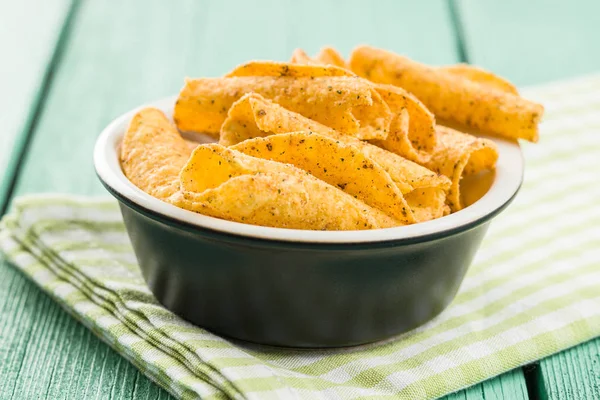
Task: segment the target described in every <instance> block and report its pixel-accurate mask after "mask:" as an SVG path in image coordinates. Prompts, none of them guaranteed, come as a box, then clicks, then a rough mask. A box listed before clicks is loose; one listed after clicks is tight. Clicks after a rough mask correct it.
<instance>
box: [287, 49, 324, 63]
mask: <svg viewBox="0 0 600 400" xmlns="http://www.w3.org/2000/svg"><path fill="white" fill-rule="evenodd" d="M290 62H291V63H294V64H321V63H317V62H316V61H315V60H313V59H312V58H310V56H309V55H308V54H306V52H305V51H304V50H302V49H296V50H294V52H293V53H292V57H291V58H290Z"/></svg>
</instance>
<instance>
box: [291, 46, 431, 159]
mask: <svg viewBox="0 0 600 400" xmlns="http://www.w3.org/2000/svg"><path fill="white" fill-rule="evenodd" d="M292 62H297V63H304V64H314V63H320V64H333V65H338V66H340V67H344V68H347V67H348V66H347V64H346V61H344V59H343V58H342V56H341V55H340V54H339V53H338V52H337V51H336V50H335V49H333V48H331V47H325V48H323V49H321V52H320V53H319V54H318V55H317V57H315V58H314V59H312V58H310V57H309V56H308V55H307V54H306V53H305V52H304V51H303V50H301V49H296V51H295V52H294V54H293V55H292ZM375 88H376V90H377V92H378V93H379V94H380V95H381V98H382V99H383V101H384V102H385V103H386V104H387V105H388V107H389V108H390V111H391V112H392V114H394V117H393V118H392V120H391V123H390V128H389V132H388V136H387V138H386V139H382V140H381V141H379V142H378V143H377V145H378V146H380V147H383V148H385V149H386V150H389V151H392V152H394V153H396V154H399V155H401V156H403V157H406V158H408V159H409V160H411V161H414V162H417V163H420V164H423V163H424V162H426V161H427V160H428V159H429V157H430V154H429V153H430V152H431V150H433V148H434V147H435V117H434V116H433V114H432V113H431V112H430V111H429V110H428V109H427V108H426V107H425V106H424V105H423V103H421V102H420V101H419V99H417V98H416V97H415V96H413V95H412V94H410V93H409V92H407V91H405V90H404V89H402V88H400V87H398V86H394V85H385V84H379V85H375ZM403 109H406V111H407V112H408V115H405V113H403V112H402V110H403ZM354 115H355V116H356V113H354ZM363 118H367V119H368V118H369V116H366V117H363ZM371 118H372V117H371ZM358 119H359V120H360V119H361V118H360V117H359V118H358Z"/></svg>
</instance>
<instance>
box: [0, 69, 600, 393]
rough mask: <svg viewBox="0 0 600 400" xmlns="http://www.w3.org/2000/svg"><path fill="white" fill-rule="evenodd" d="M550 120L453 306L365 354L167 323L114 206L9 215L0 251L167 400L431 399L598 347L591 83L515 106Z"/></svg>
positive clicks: (19, 209) (41, 205) (582, 81)
mask: <svg viewBox="0 0 600 400" xmlns="http://www.w3.org/2000/svg"><path fill="white" fill-rule="evenodd" d="M524 95H525V96H526V97H528V98H532V99H534V100H536V101H539V102H541V103H543V104H544V105H545V106H546V110H547V112H546V117H545V122H544V123H543V124H542V127H541V140H540V143H539V144H536V145H532V144H529V143H523V144H522V146H523V150H524V153H525V158H526V163H527V169H526V174H525V183H524V186H523V188H522V190H521V193H520V194H519V195H518V196H517V199H516V200H515V202H514V203H513V205H512V206H510V207H509V209H508V210H507V211H505V212H504V213H503V214H501V215H500V216H499V217H497V219H495V220H494V221H493V223H492V225H491V227H490V230H489V232H488V235H487V237H486V238H485V240H484V243H483V245H482V248H481V250H480V251H479V253H478V255H477V257H476V259H475V261H474V263H473V265H472V266H471V268H470V270H469V272H468V275H467V277H466V279H465V281H464V283H463V285H462V286H461V289H460V291H459V294H458V296H457V298H456V299H455V301H454V302H453V303H452V304H451V306H450V307H449V308H448V309H447V310H446V311H444V312H443V313H442V314H441V315H440V316H438V317H437V318H436V319H434V320H433V321H431V322H429V323H427V324H426V325H424V326H422V327H420V328H417V329H416V330H414V331H412V332H410V333H407V334H404V335H401V336H398V337H395V338H392V339H389V340H387V341H385V342H379V343H374V344H370V345H365V346H359V347H352V348H345V349H330V350H294V349H281V348H271V347H268V346H259V345H251V344H247V343H240V342H233V341H231V340H226V339H223V338H220V337H218V336H216V335H214V334H212V333H210V332H208V331H205V330H203V329H202V328H199V327H196V326H193V325H191V324H189V323H187V322H186V321H184V320H182V319H181V318H179V317H177V316H176V315H174V314H172V313H171V312H169V311H168V310H166V309H165V308H163V307H162V306H161V305H160V304H159V303H158V302H157V301H156V300H155V299H154V297H153V296H152V294H151V293H150V291H149V290H148V288H147V286H146V285H145V283H144V280H143V278H142V276H141V274H140V271H139V269H138V266H137V264H136V259H135V256H134V254H133V251H132V249H131V246H130V244H129V239H128V237H127V234H126V232H125V228H124V226H123V223H122V220H121V215H120V213H119V210H118V207H117V205H116V203H115V202H114V201H113V200H104V199H90V198H84V197H75V196H66V195H64V196H62V195H36V196H27V197H22V198H19V199H17V200H16V201H15V202H14V204H13V209H12V211H11V212H10V213H9V214H7V215H6V216H5V217H4V218H3V220H2V222H1V225H0V229H1V231H0V248H1V249H2V251H3V252H4V253H5V254H6V256H7V257H8V258H9V259H10V260H11V261H12V263H13V264H14V266H15V267H17V268H19V269H20V270H21V271H23V273H25V274H26V275H27V276H28V277H30V278H31V279H32V280H33V281H34V282H35V283H36V284H37V285H39V286H40V287H41V288H42V289H43V290H45V291H46V292H47V293H49V294H50V295H51V296H52V297H53V298H54V299H55V300H56V301H57V302H59V303H60V304H61V305H62V306H63V307H64V308H65V309H66V310H67V311H68V312H69V313H70V314H71V315H73V316H74V317H75V318H77V319H78V320H79V321H81V322H82V323H83V324H85V325H86V326H87V327H88V328H89V329H91V330H92V331H93V332H94V333H95V334H96V335H98V336H99V337H100V338H102V339H103V340H104V341H106V342H107V343H108V344H109V345H110V346H111V347H113V348H114V349H115V350H116V351H118V352H119V353H120V354H122V355H123V356H124V357H125V358H127V359H128V360H129V361H131V362H132V363H133V364H134V365H135V366H136V367H137V368H139V369H140V370H141V371H143V372H144V373H145V374H146V375H148V376H149V377H150V378H151V379H153V380H154V381H155V382H157V383H158V384H159V385H161V386H162V387H164V388H165V389H167V390H168V391H169V392H170V393H172V394H173V395H175V396H176V397H179V398H182V399H192V398H198V397H201V398H203V399H226V398H233V399H271V398H273V399H330V398H335V399H359V398H360V399H363V398H369V399H370V398H411V399H429V398H436V397H439V396H443V395H445V394H447V393H450V392H453V391H456V390H459V389H461V388H464V387H467V386H470V385H473V384H475V383H478V382H480V381H483V380H486V379H489V378H491V377H493V376H495V375H498V374H501V373H503V372H506V371H508V370H510V369H513V368H515V367H518V366H521V365H524V364H527V363H530V362H532V361H534V360H537V359H540V358H543V357H546V356H548V355H550V354H552V353H555V352H558V351H561V350H563V349H565V348H568V347H571V346H574V345H577V344H579V343H582V342H584V341H586V340H589V339H591V338H594V337H596V336H599V335H600V172H599V171H600V75H597V76H591V77H585V78H579V79H576V80H571V81H568V82H559V83H554V84H551V85H545V86H541V87H537V88H531V89H529V90H525V91H524Z"/></svg>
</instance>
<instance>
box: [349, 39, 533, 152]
mask: <svg viewBox="0 0 600 400" xmlns="http://www.w3.org/2000/svg"><path fill="white" fill-rule="evenodd" d="M350 66H351V69H352V71H354V72H355V73H357V74H358V75H360V76H362V77H365V78H367V79H370V80H372V81H373V82H377V83H388V84H393V85H396V86H400V87H402V88H404V89H406V90H408V91H409V92H411V93H413V94H414V95H415V96H416V97H417V98H418V99H419V100H421V101H422V102H423V103H424V104H425V105H426V106H427V108H429V109H430V110H431V111H432V112H433V113H434V114H435V115H436V116H438V117H440V118H443V119H446V120H449V121H455V122H457V123H460V124H464V125H467V126H471V127H474V128H477V129H480V130H482V131H484V132H489V133H493V134H497V135H501V136H505V137H508V138H512V139H519V138H521V139H526V140H529V141H532V142H536V141H537V140H538V123H539V122H540V120H541V117H542V114H543V111H544V108H543V107H542V106H541V105H540V104H537V103H533V102H531V101H528V100H525V99H523V98H521V97H519V96H516V95H514V94H511V93H506V92H501V91H499V90H490V89H489V86H486V85H482V84H479V83H476V82H474V81H471V80H469V79H465V78H462V77H461V76H459V75H457V74H456V73H451V72H447V71H444V70H443V69H440V68H438V67H430V66H427V65H424V64H421V63H418V62H415V61H412V60H410V59H408V58H406V57H402V56H400V55H398V54H394V53H391V52H388V51H385V50H380V49H376V48H373V47H368V46H362V47H358V48H357V49H355V50H354V51H353V52H352V55H351V57H350Z"/></svg>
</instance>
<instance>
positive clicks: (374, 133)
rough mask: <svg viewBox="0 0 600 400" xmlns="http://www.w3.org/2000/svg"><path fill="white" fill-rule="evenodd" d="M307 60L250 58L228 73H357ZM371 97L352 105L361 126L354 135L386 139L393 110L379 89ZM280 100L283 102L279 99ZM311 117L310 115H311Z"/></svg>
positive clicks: (301, 75) (302, 75)
mask: <svg viewBox="0 0 600 400" xmlns="http://www.w3.org/2000/svg"><path fill="white" fill-rule="evenodd" d="M300 51H301V50H300ZM298 55H299V57H300V58H302V59H307V57H308V56H306V53H304V55H302V54H300V53H298ZM304 56H306V57H304ZM308 61H309V63H308V64H294V63H280V62H274V61H251V62H249V63H246V64H243V65H241V66H239V67H237V68H235V69H234V70H233V71H232V72H230V73H229V74H227V75H226V76H228V77H235V76H289V77H294V78H311V79H315V78H319V77H335V76H356V75H355V74H354V73H353V72H351V71H350V70H348V69H344V68H339V67H336V66H334V65H317V64H316V63H310V58H308ZM328 90H330V87H328ZM358 96H360V94H357V100H360V99H359V98H358ZM370 97H371V101H370V102H368V104H360V103H357V104H356V105H354V106H353V109H352V114H353V116H354V117H356V118H357V119H358V120H359V129H358V132H357V133H356V135H355V136H356V137H358V138H359V139H365V140H367V139H385V138H386V137H387V130H388V129H389V126H390V122H391V120H392V113H391V111H390V109H389V107H388V106H387V104H386V103H385V102H384V101H383V100H382V99H381V96H380V95H379V94H378V93H377V92H376V91H374V90H371V95H370ZM338 101H339V99H338ZM277 102H278V103H281V102H280V101H277ZM281 104H283V103H281ZM288 108H290V107H288ZM309 118H311V117H310V116H309ZM312 119H317V118H312ZM317 120H318V119H317ZM319 121H320V120H319ZM320 122H323V121H320ZM323 123H324V124H325V125H327V126H330V127H332V128H334V129H337V130H339V131H341V132H343V133H346V132H345V131H344V130H342V129H340V128H338V127H336V126H334V125H331V124H328V123H325V122H323Z"/></svg>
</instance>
